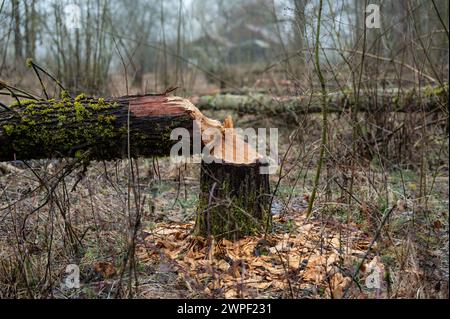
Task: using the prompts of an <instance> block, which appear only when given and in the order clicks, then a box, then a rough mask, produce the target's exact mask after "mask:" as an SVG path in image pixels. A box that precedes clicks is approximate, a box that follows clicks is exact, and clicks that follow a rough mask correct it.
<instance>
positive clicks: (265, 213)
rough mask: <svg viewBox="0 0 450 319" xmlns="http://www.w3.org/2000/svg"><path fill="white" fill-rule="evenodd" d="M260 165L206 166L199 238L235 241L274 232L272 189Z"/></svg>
mask: <svg viewBox="0 0 450 319" xmlns="http://www.w3.org/2000/svg"><path fill="white" fill-rule="evenodd" d="M262 165H264V164H262V163H260V162H255V163H250V164H234V163H226V162H224V163H214V162H213V163H210V164H206V163H205V162H203V163H202V166H201V177H200V188H201V193H200V198H199V205H198V214H197V220H196V225H195V232H196V234H197V235H201V236H209V235H212V236H214V237H218V238H227V239H231V240H236V239H239V238H241V237H243V236H247V235H255V234H262V233H264V232H265V231H266V230H267V231H268V230H270V227H271V224H272V221H271V214H270V211H269V203H270V188H269V178H268V175H267V174H260V168H261V166H262Z"/></svg>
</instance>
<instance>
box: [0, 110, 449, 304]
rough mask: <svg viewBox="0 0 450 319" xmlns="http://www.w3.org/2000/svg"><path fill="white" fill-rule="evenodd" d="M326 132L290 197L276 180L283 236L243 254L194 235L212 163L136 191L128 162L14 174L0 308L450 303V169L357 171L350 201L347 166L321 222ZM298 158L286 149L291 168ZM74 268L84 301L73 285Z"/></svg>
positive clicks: (166, 175)
mask: <svg viewBox="0 0 450 319" xmlns="http://www.w3.org/2000/svg"><path fill="white" fill-rule="evenodd" d="M246 121H247V119H246V118H245V117H242V118H240V122H239V121H238V122H237V123H238V124H239V123H247V124H248V122H246ZM263 124H264V125H265V126H264V127H269V126H270V125H269V124H267V123H263ZM244 125H245V124H244ZM316 126H317V125H316ZM317 127H318V126H317ZM317 127H316V128H315V129H314V130H312V131H310V134H309V135H308V137H307V138H305V139H303V140H299V141H298V146H296V149H298V151H295V152H291V153H289V154H288V156H287V158H286V160H285V162H286V163H285V168H284V169H285V170H286V171H287V172H289V174H287V175H286V176H285V177H284V178H282V180H281V182H280V183H279V186H278V187H276V185H277V184H278V180H279V175H272V176H271V177H270V179H271V189H272V191H276V194H275V200H274V203H273V205H272V214H273V230H272V232H270V233H269V234H267V236H264V235H261V236H253V237H246V238H243V239H241V240H240V241H237V242H235V243H232V242H230V241H227V240H220V241H215V240H212V239H204V238H200V237H195V236H193V235H192V228H193V221H194V218H195V213H196V204H197V199H198V192H199V165H194V164H186V165H182V166H174V165H172V164H171V163H170V161H169V159H167V158H165V159H158V160H156V159H139V160H137V161H135V165H134V166H133V170H134V172H135V179H134V182H133V183H132V184H133V186H132V187H128V186H129V176H130V174H129V169H130V166H129V162H128V161H126V160H124V161H117V162H108V163H91V164H90V165H89V167H88V169H87V172H86V174H84V176H83V175H81V174H80V172H81V170H77V171H75V172H72V173H71V174H70V175H68V176H65V177H64V178H60V177H61V176H63V175H64V174H63V168H64V167H65V165H66V164H67V162H66V160H62V161H31V162H30V163H29V165H30V167H31V168H28V167H27V166H25V165H24V164H23V163H15V164H14V166H15V167H16V168H18V169H19V171H18V172H6V173H5V174H1V173H0V298H13V297H15V298H40V297H47V298H48V297H55V298H112V297H116V296H120V297H127V296H133V297H138V298H218V297H225V298H238V297H241V298H342V297H346V298H416V297H422V298H448V297H449V296H448V259H449V251H448V240H449V237H448V236H449V235H448V234H449V233H448V229H449V224H448V197H449V194H448V188H449V182H448V159H447V160H445V159H444V160H443V164H442V163H441V164H440V165H438V168H437V169H430V170H428V171H427V173H426V175H423V174H422V175H421V174H420V172H419V170H418V169H417V167H414V166H409V167H406V168H402V169H398V168H395V167H394V168H385V167H383V166H382V165H379V164H378V163H377V162H376V161H372V162H369V163H368V164H367V165H366V166H361V167H357V168H355V169H354V170H353V174H354V181H355V182H354V185H353V192H352V196H351V198H352V199H351V200H350V201H349V197H348V194H347V188H346V187H348V186H343V185H344V181H343V179H342V176H343V175H344V173H343V170H345V169H346V168H342V167H341V166H338V165H336V166H333V165H334V164H333V165H331V166H329V167H328V170H327V171H325V173H324V175H323V176H326V178H327V179H328V180H335V181H336V183H334V184H333V186H332V187H331V188H330V189H329V193H328V194H327V188H326V183H322V185H321V188H320V190H319V197H318V199H317V201H316V203H315V206H314V212H313V214H312V216H311V218H309V219H307V218H306V207H307V203H308V199H309V194H310V191H311V188H312V181H313V176H314V173H315V162H314V160H311V159H309V161H308V158H305V157H304V156H306V155H308V154H309V153H312V151H311V149H309V148H308V147H311V148H313V147H314V145H316V144H315V142H314V141H315V140H316V139H317V135H318V133H317V132H318V129H317ZM282 133H283V134H284V133H285V132H282ZM446 141H447V142H445V143H447V144H446V146H445V147H444V149H448V139H447V140H446ZM339 142H340V141H338V140H337V141H336V144H339ZM287 149H288V141H287V139H286V140H284V141H283V143H282V145H280V158H281V157H283V155H284V154H285V152H286V150H287ZM436 152H437V151H436ZM444 153H445V152H444ZM439 154H441V153H439ZM444 155H445V154H444ZM444 155H443V157H445V156H444ZM311 158H312V159H313V158H314V157H313V156H312V157H311ZM438 162H439V161H438ZM333 163H336V162H335V161H334V162H333ZM345 173H348V169H347V171H345ZM424 176H425V177H426V180H427V181H428V189H431V191H430V194H429V196H426V198H427V200H426V201H425V200H424V199H423V196H421V195H420V194H419V193H420V192H421V186H420V185H422V184H423V179H424ZM324 179H325V178H324ZM344 179H345V178H344ZM421 181H422V184H421ZM42 185H45V186H42ZM51 190H53V191H51ZM129 203H132V204H129ZM136 207H138V209H136ZM388 213H389V217H388V218H387V219H386V222H385V223H384V224H383V225H382V224H381V222H382V220H383V217H384V216H385V214H388ZM136 215H139V216H140V218H139V225H138V227H137V229H138V230H137V232H136V236H135V241H134V247H133V246H130V234H132V233H133V230H134V229H135V228H134V226H135V224H134V222H135V216H136ZM375 237H377V238H376V240H375V241H373V239H374V238H375ZM130 247H133V248H130ZM130 249H131V250H133V252H134V254H130ZM130 260H131V263H130V262H129V261H130ZM68 264H76V265H78V266H79V268H80V276H81V286H80V288H79V289H68V288H67V287H65V286H64V282H65V278H66V277H67V276H68V274H67V273H65V271H66V267H67V265H68ZM130 264H131V265H132V267H129V265H130ZM360 264H361V267H359V269H358V266H359V265H360ZM119 286H121V287H122V289H121V290H120V293H118V291H119V290H118V287H119Z"/></svg>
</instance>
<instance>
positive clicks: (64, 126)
mask: <svg viewBox="0 0 450 319" xmlns="http://www.w3.org/2000/svg"><path fill="white" fill-rule="evenodd" d="M128 107H129V108H128ZM128 110H129V112H128ZM196 113H200V112H199V111H198V110H197V109H195V107H194V106H193V105H192V104H190V103H189V102H188V101H186V100H183V99H181V98H174V97H166V96H162V95H156V96H143V97H124V98H117V99H102V98H99V99H95V98H87V97H84V96H79V97H77V98H75V99H71V98H68V97H65V98H63V99H61V100H49V101H22V102H21V103H20V104H16V105H13V106H11V111H2V112H0V161H10V160H27V159H41V158H61V157H77V156H79V155H80V154H85V155H89V159H96V160H111V159H115V158H126V157H127V156H128V147H127V145H128V138H129V139H130V143H129V145H130V156H132V157H137V156H164V155H168V154H169V152H170V149H171V147H172V145H173V144H174V143H176V141H171V140H170V132H171V131H172V129H174V128H176V127H184V128H186V129H188V130H192V125H193V124H192V123H193V119H194V118H195V116H196V115H195V114H196ZM128 118H129V121H128ZM128 124H129V125H128ZM128 127H129V135H128Z"/></svg>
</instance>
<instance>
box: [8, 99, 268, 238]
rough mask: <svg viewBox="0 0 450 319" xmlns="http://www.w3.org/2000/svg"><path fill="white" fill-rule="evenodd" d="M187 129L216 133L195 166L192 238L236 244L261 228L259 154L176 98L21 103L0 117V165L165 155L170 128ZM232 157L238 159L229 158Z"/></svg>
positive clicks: (264, 185) (263, 193)
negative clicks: (220, 239)
mask: <svg viewBox="0 0 450 319" xmlns="http://www.w3.org/2000/svg"><path fill="white" fill-rule="evenodd" d="M194 123H196V124H198V125H199V127H201V132H200V133H203V132H204V131H205V130H207V129H210V128H214V129H216V131H218V132H219V138H220V139H221V141H222V143H221V144H220V145H221V147H220V148H219V146H215V147H213V148H212V149H211V151H210V154H214V155H213V156H212V159H214V161H213V162H212V163H211V162H210V161H208V162H205V161H203V162H202V173H201V193H200V195H199V196H200V205H199V207H198V208H199V211H198V218H197V226H196V228H195V229H196V232H197V234H198V235H202V236H207V235H213V236H216V237H227V238H229V239H237V238H239V237H241V236H243V235H250V234H256V233H260V232H262V231H263V230H265V229H267V227H266V226H270V212H269V200H268V198H269V179H268V175H267V174H260V170H259V168H260V167H261V166H263V165H266V164H264V163H263V161H262V156H260V155H259V154H258V153H257V152H256V150H254V149H252V148H251V146H250V145H249V144H247V143H245V142H244V141H243V140H242V138H241V137H239V136H237V135H236V134H234V129H233V126H232V121H231V118H229V119H227V120H226V121H225V123H224V124H222V123H221V122H219V121H216V120H213V119H210V118H208V117H206V116H204V115H203V114H202V113H201V112H200V111H199V110H198V109H197V108H196V107H195V106H194V105H193V104H192V103H190V102H189V101H188V100H185V99H182V98H178V97H168V96H165V95H149V96H134V97H133V96H130V97H122V98H117V99H102V98H99V99H96V98H91V97H85V96H83V95H81V96H78V97H77V98H75V99H72V98H69V97H67V96H65V97H63V98H62V99H60V100H48V101H22V102H20V103H17V104H16V105H13V106H11V108H10V110H9V111H7V110H5V111H2V112H0V162H1V161H12V160H28V159H42V158H61V157H77V158H82V159H85V160H111V159H116V158H127V157H128V156H131V157H138V156H144V157H148V156H167V155H170V151H171V148H172V146H173V145H174V144H175V143H177V142H178V141H177V140H171V139H170V135H171V132H172V130H173V129H175V128H184V129H187V130H188V131H189V132H190V133H191V135H190V136H191V137H192V136H193V134H192V133H193V130H194ZM227 129H228V130H231V132H232V134H231V136H232V138H231V139H226V138H225V135H226V134H225V132H226V130H227ZM213 140H214V137H211V136H210V135H206V136H202V137H201V143H202V144H203V145H206V144H209V143H210V142H211V141H213ZM190 145H192V143H191V144H190ZM240 154H243V156H241V157H239V156H237V155H240ZM203 159H204V158H203ZM205 216H206V218H205Z"/></svg>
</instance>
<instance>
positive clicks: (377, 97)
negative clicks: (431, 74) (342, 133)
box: [191, 87, 448, 115]
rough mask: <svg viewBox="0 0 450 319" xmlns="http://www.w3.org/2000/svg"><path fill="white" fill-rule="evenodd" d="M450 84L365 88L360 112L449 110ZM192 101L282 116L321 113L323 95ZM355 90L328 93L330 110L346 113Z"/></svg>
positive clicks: (220, 97)
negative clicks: (443, 85) (442, 86)
mask: <svg viewBox="0 0 450 319" xmlns="http://www.w3.org/2000/svg"><path fill="white" fill-rule="evenodd" d="M447 92H448V87H447V88H446V89H445V90H443V89H442V88H436V87H425V88H423V89H422V90H420V91H419V90H406V91H403V92H400V91H399V90H397V89H391V90H378V91H375V92H372V91H371V92H364V91H362V92H361V93H360V96H359V103H358V104H359V105H358V110H359V111H360V112H421V111H422V110H425V111H435V110H443V111H447V103H448V93H447ZM191 101H192V102H193V103H194V104H195V105H196V106H197V107H198V108H199V109H201V110H232V111H236V112H238V113H243V114H265V115H279V114H283V113H289V112H294V113H296V114H302V113H319V112H321V104H320V96H319V95H317V94H315V95H302V96H281V97H277V96H273V95H269V94H260V93H256V94H248V95H237V94H217V95H205V96H196V97H192V98H191ZM354 104H355V96H354V94H353V93H351V92H348V93H341V92H339V93H330V94H328V111H329V112H343V111H346V110H349V109H350V108H351V107H353V106H355V105H354Z"/></svg>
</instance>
